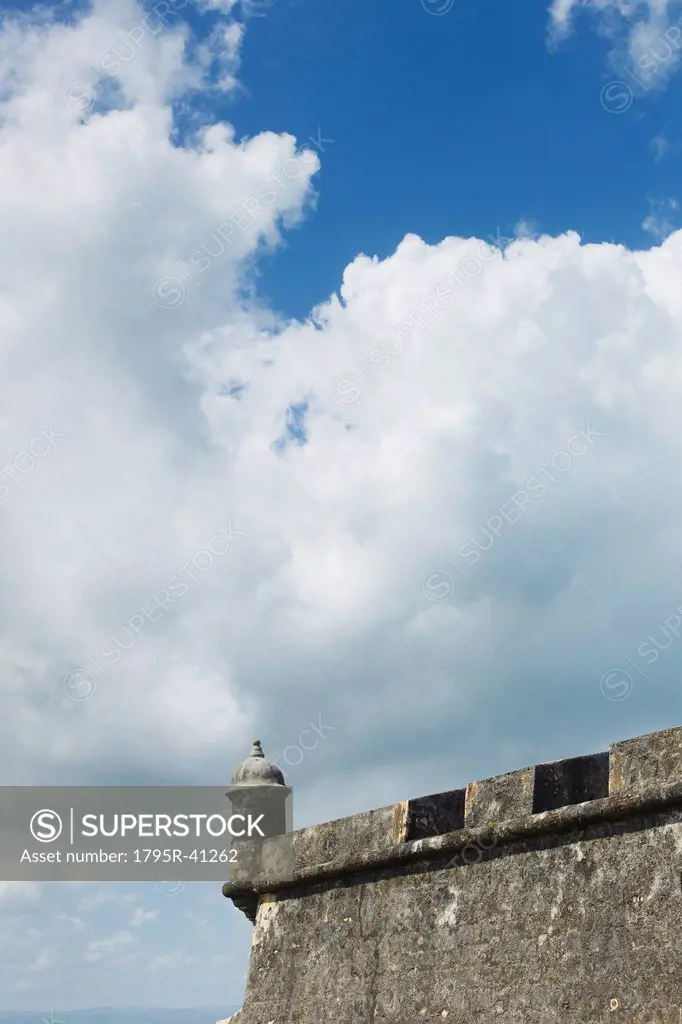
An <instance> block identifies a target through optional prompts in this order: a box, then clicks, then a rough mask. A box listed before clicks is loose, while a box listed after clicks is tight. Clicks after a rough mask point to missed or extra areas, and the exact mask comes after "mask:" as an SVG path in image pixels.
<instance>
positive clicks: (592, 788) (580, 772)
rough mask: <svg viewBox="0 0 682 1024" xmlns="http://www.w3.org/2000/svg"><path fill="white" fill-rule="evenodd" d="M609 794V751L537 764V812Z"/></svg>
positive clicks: (535, 810)
mask: <svg viewBox="0 0 682 1024" xmlns="http://www.w3.org/2000/svg"><path fill="white" fill-rule="evenodd" d="M608 795H609V755H608V751H605V752H604V753H603V754H588V755H586V756H585V757H571V758H568V760H566V761H554V762H553V763H551V764H538V765H536V766H535V790H534V793H533V813H534V814H539V813H540V812H541V811H553V810H554V809H555V808H557V807H567V806H568V805H569V804H582V803H585V801H587V800H600V799H602V798H603V797H606V796H608Z"/></svg>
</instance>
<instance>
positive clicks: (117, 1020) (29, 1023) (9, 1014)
mask: <svg viewBox="0 0 682 1024" xmlns="http://www.w3.org/2000/svg"><path fill="white" fill-rule="evenodd" d="M238 1009H239V1007H238V1006H216V1007H211V1006H209V1007H205V1006H204V1007H200V1008H199V1009H195V1010H164V1009H156V1008H154V1009H148V1010H145V1009H116V1008H112V1007H109V1008H106V1007H94V1008H93V1009H90V1010H63V1009H61V1008H59V1009H58V1008H57V1007H56V1006H55V1007H53V1009H52V1010H50V1009H47V1010H44V1011H40V1010H35V1011H28V1012H27V1011H16V1012H14V1011H12V1010H1V1011H0V1024H216V1021H218V1020H222V1019H223V1018H224V1017H229V1016H230V1014H232V1013H236V1012H237V1010H238Z"/></svg>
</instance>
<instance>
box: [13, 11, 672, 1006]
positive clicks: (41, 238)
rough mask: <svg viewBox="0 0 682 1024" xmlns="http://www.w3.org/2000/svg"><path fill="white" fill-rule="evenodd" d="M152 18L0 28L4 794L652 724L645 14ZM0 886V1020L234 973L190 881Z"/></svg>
mask: <svg viewBox="0 0 682 1024" xmlns="http://www.w3.org/2000/svg"><path fill="white" fill-rule="evenodd" d="M168 4H169V5H171V0H168ZM171 6H172V5H171ZM67 11H68V17H67V16H66V15H67ZM150 16H151V15H150V6H147V7H140V6H139V4H138V2H137V0H95V2H94V3H93V5H92V7H89V6H87V5H85V4H81V3H79V4H77V5H73V6H69V7H68V8H67V7H65V6H64V5H55V6H53V7H52V6H50V5H48V4H43V5H41V6H40V7H38V8H35V9H31V8H29V7H25V6H23V5H22V6H19V5H17V4H10V5H6V7H5V11H4V15H3V21H2V25H1V28H0V223H2V225H3V232H2V235H1V237H0V337H1V338H2V346H0V371H1V372H0V426H1V430H0V465H2V467H3V468H2V469H0V564H1V565H2V566H3V570H2V581H3V586H2V588H0V622H1V623H2V626H1V628H0V643H1V644H2V651H3V678H2V684H1V685H2V696H3V717H2V720H0V740H1V741H2V749H3V757H4V779H5V783H6V784H13V785H47V784H64V785H90V784H92V785H95V784H100V785H117V784H118V785H122V784H125V785H136V784H169V785H170V784H173V783H178V784H185V785H187V784H193V783H197V784H203V785H215V784H222V783H223V782H224V783H225V784H227V782H228V781H229V778H230V776H231V774H232V771H233V770H234V768H235V767H236V765H237V764H238V763H239V762H240V761H241V760H242V759H243V758H244V757H245V756H246V755H247V754H248V751H249V749H250V746H251V742H252V740H253V739H254V738H256V737H261V738H262V740H263V746H264V749H265V752H266V755H269V756H272V757H276V758H277V759H278V760H279V761H280V763H281V765H282V768H283V769H284V772H285V775H286V777H287V782H289V783H290V784H291V785H292V786H293V788H294V793H295V799H294V807H295V821H296V825H297V826H304V825H307V824H311V823H314V822H319V821H321V820H327V819H331V818H334V817H338V816H341V815H344V814H352V813H355V812H358V811H362V810H367V809H370V808H372V807H378V806H382V805H385V804H389V803H392V802H395V801H397V800H403V799H406V798H409V797H413V796H417V795H420V794H424V793H428V792H436V791H441V790H445V789H449V788H457V787H460V786H463V785H465V784H466V783H467V782H468V781H470V780H472V779H477V778H484V777H488V776H490V775H492V774H496V773H499V772H504V771H510V770H513V769H516V768H519V767H522V766H525V765H530V764H534V763H537V762H542V761H548V760H552V759H559V758H562V757H570V756H576V755H579V754H585V753H590V752H595V751H598V750H604V749H606V748H607V747H608V745H609V744H610V743H611V742H614V741H617V740H619V739H623V738H626V737H628V736H633V735H637V734H640V733H643V732H647V731H653V730H655V729H661V728H665V727H667V726H671V725H676V724H679V723H680V721H682V697H681V696H680V689H679V685H678V680H679V675H680V670H682V643H680V642H679V638H680V634H682V612H680V611H679V609H680V608H681V607H682V593H681V592H680V584H679V580H680V578H682V544H680V540H679V508H680V501H681V500H682V493H680V494H678V491H681V490H682V485H681V484H680V480H681V479H682V477H681V475H680V472H679V467H680V460H681V458H682V443H681V442H680V438H681V437H682V422H681V414H680V402H679V394H680V388H681V387H682V371H681V370H680V367H681V366H682V359H681V358H680V357H681V355H682V327H681V325H682V298H681V297H680V295H681V293H680V288H679V281H680V276H681V273H682V232H680V231H679V230H678V228H679V209H678V201H679V188H678V182H679V159H680V144H681V141H682V140H681V138H680V132H679V125H678V114H677V112H678V110H679V101H680V81H681V79H680V75H679V71H678V50H682V29H680V27H679V24H678V20H679V19H680V17H681V16H682V3H681V2H678V0H668V2H667V3H660V2H659V3H656V4H654V3H653V2H651V3H650V2H649V0H638V2H635V3H633V4H630V5H627V4H625V3H624V2H622V0H600V2H597V0H585V2H582V3H580V4H576V3H573V2H572V0H554V3H553V4H552V6H551V8H550V5H549V0H543V2H539V0H528V2H526V3H524V4H522V5H503V4H500V3H492V0H477V2H476V4H474V3H471V2H469V0H455V2H454V3H452V4H451V3H450V0H423V2H422V0H391V2H390V3H389V2H388V0H375V2H373V3H371V4H368V3H364V2H362V3H361V2H360V0H346V2H345V3H344V4H332V3H331V2H328V0H299V2H289V0H269V2H267V3H263V2H261V0H253V2H252V3H250V4H249V5H248V6H245V5H243V4H241V3H235V2H233V0H197V2H196V3H192V4H188V3H182V4H176V5H175V7H174V9H173V10H172V13H171V15H169V16H168V17H167V18H166V19H165V20H164V22H163V24H162V25H161V26H160V27H159V28H158V31H154V32H152V31H151V30H150V28H149V25H150V22H149V21H148V20H147V22H145V20H144V19H145V17H146V18H149V17H150ZM157 18H158V15H157ZM143 24H146V25H147V28H146V29H144V30H143V29H141V28H140V26H141V25H143ZM153 24H155V25H156V26H157V27H158V20H157V22H155V23H153ZM678 36H679V45H678ZM133 38H135V39H136V42H135V44H134V45H132V44H131V39H133ZM673 44H674V45H673ZM117 48H118V49H117ZM125 52H129V53H130V57H126V58H125V59H123V58H121V59H120V60H119V61H118V63H117V62H116V61H115V60H114V56H115V54H116V53H118V54H119V57H120V56H121V54H123V53H125ZM112 60H113V63H112ZM114 65H116V67H115V68H114ZM104 68H106V69H107V70H106V71H105V70H103V69H104ZM93 69H98V73H95V72H93ZM633 75H634V76H635V77H633ZM638 78H639V81H638ZM273 182H275V183H276V184H275V185H273ZM614 243H615V244H614ZM225 536H227V537H230V538H232V539H233V541H234V543H232V541H231V542H230V543H229V544H228V545H227V549H226V548H225V546H224V545H223V542H222V541H221V540H220V538H221V537H223V538H224V537H225ZM322 724H324V730H323V733H322V738H320V742H319V743H317V745H316V746H315V747H314V748H313V749H311V748H310V747H309V746H306V744H305V743H304V742H303V740H302V736H304V735H306V731H308V732H307V735H308V736H310V732H309V730H311V729H312V730H313V733H314V734H315V735H318V736H319V735H320V733H316V732H315V729H316V728H317V729H322ZM299 748H300V749H299ZM287 751H289V755H288V754H287ZM297 752H298V753H297ZM299 754H300V757H299ZM0 912H1V913H0V949H1V950H2V952H3V957H2V958H0V1006H2V1007H6V1006H7V1007H13V1008H16V1009H28V1010H31V1011H43V1012H44V1011H47V1010H49V1009H50V1007H53V1008H55V1009H57V1008H58V1009H59V1010H60V1011H61V1015H62V1017H64V1014H65V1013H66V1020H67V1024H68V1010H69V1008H72V1009H73V1008H79V1007H88V1006H93V1005H118V1006H125V1005H138V1006H139V1005H150V1006H151V1005H155V1006H160V1005H167V1006H199V1005H206V1006H208V1005H211V1006H216V1005H217V1006H220V1005H225V1007H226V1008H227V1007H229V1006H234V1005H236V1004H238V1003H239V1001H240V999H241V996H242V991H243V985H244V972H245V969H246V963H247V957H248V947H249V941H250V934H251V926H250V925H249V924H248V922H247V921H246V920H245V919H244V918H243V917H242V916H241V915H240V914H239V913H238V912H237V911H236V910H234V908H232V907H231V905H230V904H228V903H227V902H226V901H225V900H224V899H223V898H222V896H221V894H220V891H219V887H216V886H208V885H207V886H186V887H184V888H182V889H181V890H180V891H179V892H177V893H174V894H173V895H169V894H167V893H162V892H159V891H158V890H155V889H154V887H153V886H149V885H147V886H144V885H130V886H128V885H120V886H110V887H101V886H67V885H52V886H49V885H42V884H40V883H38V882H36V883H27V884H22V885H16V884H12V883H4V882H3V883H1V884H0ZM212 1019H213V1018H211V1020H212ZM207 1024H211V1021H208V1022H207Z"/></svg>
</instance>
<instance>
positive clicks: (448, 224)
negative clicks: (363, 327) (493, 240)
mask: <svg viewBox="0 0 682 1024" xmlns="http://www.w3.org/2000/svg"><path fill="white" fill-rule="evenodd" d="M548 32H549V19H548V14H547V4H546V3H545V2H544V0H528V2H527V3H524V4H506V5H505V4H501V3H499V2H496V0H480V2H477V3H476V4H473V3H468V2H462V0H456V2H455V4H454V6H453V7H452V9H451V10H450V11H449V12H448V13H447V14H444V15H441V16H437V15H433V14H431V15H430V14H428V13H426V11H425V9H424V7H422V5H421V4H420V3H419V0H376V2H374V3H371V4H367V3H363V2H362V0H348V2H346V3H344V4H336V5H333V4H330V3H326V2H322V0H301V2H294V3H291V2H286V0H284V2H281V3H280V2H275V3H273V4H272V5H271V6H270V7H269V8H268V10H267V16H266V17H259V18H254V19H253V20H252V21H251V22H250V23H249V32H248V33H247V35H246V38H245V42H244V50H243V71H242V79H243V81H244V84H245V93H244V95H243V96H240V97H238V98H236V99H231V101H230V102H229V103H228V104H226V105H225V107H224V108H223V109H222V110H221V111H220V113H221V116H225V117H226V118H228V119H229V120H231V121H232V122H233V123H234V124H235V127H236V129H237V132H238V133H239V134H241V133H244V134H249V135H250V134H255V133H256V132H258V131H260V130H263V128H264V127H266V126H267V128H269V129H271V130H273V131H287V132H291V133H293V134H294V135H296V137H297V138H299V139H307V138H308V136H310V135H313V136H314V137H316V136H317V132H318V128H321V130H322V134H323V136H325V137H329V138H331V139H334V143H333V144H329V145H328V146H327V148H326V151H325V154H324V160H323V167H322V172H321V174H320V176H319V180H318V182H317V188H318V190H319V193H320V197H319V201H318V206H317V211H316V214H315V216H314V217H311V218H310V220H309V221H308V223H307V224H306V226H305V228H304V229H303V230H301V231H299V232H296V233H295V234H294V235H293V236H292V237H290V238H289V240H288V248H287V251H286V254H282V255H281V256H278V257H277V258H276V259H275V260H274V261H273V264H268V265H267V267H266V269H265V270H264V273H263V278H262V287H263V288H264V289H265V290H266V291H267V293H268V294H269V295H270V296H271V297H272V299H273V301H274V302H275V304H276V305H277V306H278V308H280V309H281V310H282V311H283V312H284V313H285V314H286V315H296V316H302V315H305V313H306V312H307V311H308V310H309V309H310V308H311V307H312V306H313V305H314V304H316V303H317V302H319V301H321V300H322V299H323V298H326V296H327V295H328V294H329V293H330V292H331V291H334V290H335V289H336V288H337V287H338V268H339V267H340V266H346V264H347V263H349V262H350V261H351V260H352V259H353V258H354V257H355V255H356V254H357V253H359V252H365V253H367V254H368V255H370V256H372V255H375V254H376V255H378V256H379V257H380V258H382V259H383V258H385V257H386V256H388V255H389V254H390V253H391V252H393V251H394V250H395V247H396V245H397V244H398V242H399V241H400V240H401V238H402V237H403V236H404V235H405V233H407V232H414V233H415V234H418V235H419V236H420V237H421V238H423V239H425V240H426V241H428V242H430V243H436V242H438V241H440V239H442V238H443V237H444V236H445V235H448V234H457V235H459V236H462V237H465V238H466V237H469V236H470V235H474V236H476V237H480V238H488V236H489V235H492V236H495V234H496V232H497V230H498V226H499V230H500V232H501V233H502V234H503V235H507V236H512V235H513V234H514V226H515V225H516V224H517V222H518V221H520V220H526V221H532V222H533V224H534V225H535V230H537V231H542V232H548V233H550V234H556V233H560V232H563V231H566V230H569V229H573V230H575V231H577V232H579V233H580V235H581V236H582V237H583V238H584V239H585V240H588V241H603V240H607V239H608V240H613V241H616V242H622V243H624V244H626V245H629V246H642V245H648V244H649V242H650V238H648V237H647V235H646V234H645V233H644V232H643V231H642V227H641V224H642V221H643V220H644V219H645V217H646V216H647V214H648V212H649V201H650V200H652V199H653V200H655V199H658V198H660V197H661V196H663V197H668V196H674V195H675V194H676V190H677V186H678V161H679V126H678V117H677V114H676V111H677V110H678V108H679V102H680V96H681V94H682V93H681V87H680V83H679V81H677V80H675V81H673V82H671V83H670V85H669V87H668V88H667V89H666V90H665V91H663V92H656V93H651V92H650V93H648V94H647V93H646V92H645V91H644V90H643V89H638V88H637V84H636V82H633V81H632V80H631V79H630V78H628V76H627V75H624V74H623V73H622V72H621V71H619V70H618V68H619V64H618V63H616V64H615V66H614V67H613V68H610V67H609V63H608V56H609V51H610V46H609V43H608V41H607V40H604V39H600V38H599V37H598V36H597V35H596V33H595V32H594V28H593V26H592V25H591V24H590V19H589V17H587V16H586V14H585V13H583V14H582V17H579V18H578V20H577V24H576V31H575V34H574V35H573V36H572V37H571V38H570V39H567V40H565V41H563V42H562V43H561V44H559V45H558V46H557V47H556V48H551V47H549V46H548ZM660 52H661V53H662V52H664V51H662V50H661V51H660ZM630 65H631V66H633V62H630ZM622 78H624V79H625V81H626V82H628V83H630V84H631V85H632V86H633V89H635V90H636V91H637V94H638V98H637V99H636V100H635V101H634V102H633V104H632V107H631V108H630V109H629V110H628V111H626V112H623V113H622V114H619V113H608V112H607V111H606V110H605V108H604V106H603V105H602V103H601V100H600V96H601V91H602V89H603V88H604V86H605V85H608V83H610V82H612V81H614V80H618V79H622ZM617 105H618V104H616V106H617ZM659 135H663V136H665V137H666V138H667V139H668V141H669V142H670V144H671V146H672V147H674V149H675V150H676V152H675V151H674V152H670V153H669V154H668V155H667V156H666V157H665V158H664V159H661V160H658V161H657V160H656V159H655V155H654V154H653V153H652V151H651V148H650V146H651V141H652V139H654V138H655V137H656V136H659Z"/></svg>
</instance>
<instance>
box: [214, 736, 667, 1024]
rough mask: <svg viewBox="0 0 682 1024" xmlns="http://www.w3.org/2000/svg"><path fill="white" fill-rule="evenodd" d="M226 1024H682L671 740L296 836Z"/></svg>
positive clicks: (263, 884) (247, 908) (618, 746)
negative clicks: (240, 997)
mask: <svg viewBox="0 0 682 1024" xmlns="http://www.w3.org/2000/svg"><path fill="white" fill-rule="evenodd" d="M293 847H294V868H295V870H294V879H293V881H291V879H289V880H288V881H282V880H281V879H280V880H278V879H277V878H274V877H273V878H267V877H261V878H259V879H258V880H257V881H255V882H253V883H252V884H251V885H250V886H249V887H248V888H245V887H244V885H243V883H239V882H228V883H226V885H225V886H224V887H223V892H224V894H225V895H226V896H228V897H230V898H231V899H233V900H234V902H235V903H236V905H237V906H239V907H240V908H241V909H242V910H244V912H245V913H247V915H248V916H250V917H251V918H252V920H254V921H255V927H254V933H253V941H252V947H251V958H250V967H249V974H248V980H247V985H246V993H245V998H244V1005H243V1007H242V1009H241V1010H240V1011H239V1013H238V1014H237V1015H235V1016H234V1017H232V1018H231V1020H232V1022H233V1024H327V1022H329V1024H421V1022H434V1021H440V1022H447V1024H493V1022H495V1024H602V1022H603V1024H606V1022H609V1024H682V728H675V729H668V730H665V731H663V732H658V733H652V734H650V735H647V736H641V737H639V738H637V739H632V740H626V741H623V742H620V743H615V744H613V745H612V746H611V748H610V751H607V752H604V753H599V754H591V755H587V756H585V757H575V758H571V759H569V760H565V761H557V762H555V763H552V764H540V765H535V766H534V767H532V768H526V769H523V770H521V771H516V772H511V773H509V774H506V775H501V776H498V777H496V778H492V779H484V780H482V781H478V782H472V783H470V784H469V785H468V786H467V787H466V789H457V790H452V791H450V792H445V793H437V794H434V795H431V796H426V797H421V798H418V799H415V800H406V801H404V802H401V803H398V804H395V805H393V806H389V807H382V808H380V809H378V810H375V811H369V812H366V813H363V814H357V815H354V816H352V817H348V818H341V819H339V820H337V821H331V822H327V823H325V824H322V825H318V826H315V827H313V828H306V829H301V830H299V831H298V832H295V833H294V834H293Z"/></svg>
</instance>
